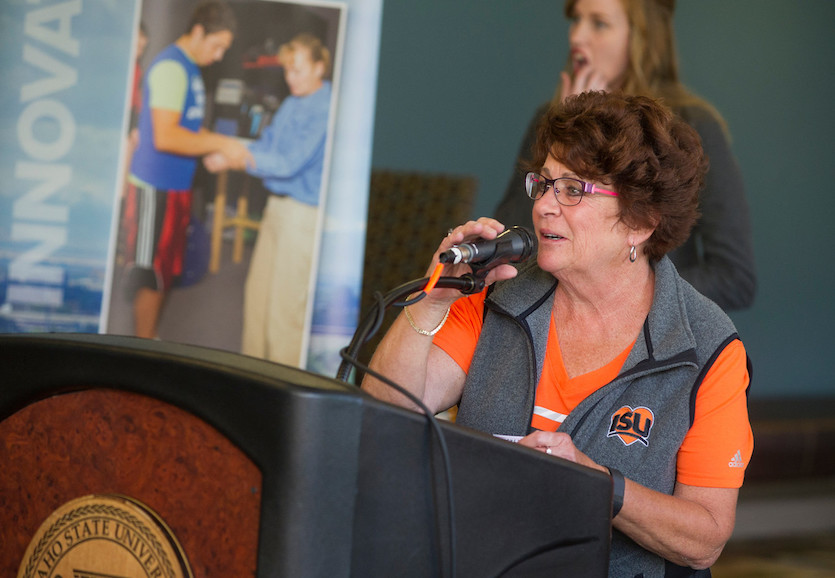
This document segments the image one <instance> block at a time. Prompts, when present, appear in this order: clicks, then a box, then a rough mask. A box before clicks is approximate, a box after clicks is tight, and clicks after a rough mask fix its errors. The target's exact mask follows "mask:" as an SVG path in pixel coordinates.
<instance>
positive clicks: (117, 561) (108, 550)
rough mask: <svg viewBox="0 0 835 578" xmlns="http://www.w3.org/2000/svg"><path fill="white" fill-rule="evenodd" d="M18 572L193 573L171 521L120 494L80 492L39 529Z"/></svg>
mask: <svg viewBox="0 0 835 578" xmlns="http://www.w3.org/2000/svg"><path fill="white" fill-rule="evenodd" d="M17 575H18V578H192V574H191V569H190V567H189V564H188V561H187V560H186V557H185V554H184V553H183V551H182V548H180V545H179V543H178V542H177V540H176V538H175V536H174V534H173V533H172V532H171V530H170V528H168V526H166V525H165V522H163V520H162V519H161V518H160V517H159V516H158V515H157V514H156V513H154V512H153V511H152V510H151V509H150V508H148V507H147V506H146V505H144V504H142V503H141V502H139V501H137V500H134V499H132V498H128V497H125V496H119V495H113V494H108V495H91V496H83V497H80V498H76V499H74V500H71V501H69V502H67V503H66V504H64V505H62V506H60V507H59V508H58V509H57V510H55V511H54V512H53V513H52V514H51V515H50V516H49V517H48V518H47V519H46V520H45V521H44V523H43V524H41V527H40V528H39V529H38V531H37V532H36V533H35V536H34V537H33V538H32V541H31V542H30V543H29V547H28V548H27V550H26V554H25V555H24V557H23V560H22V561H21V564H20V570H19V571H18V574H17Z"/></svg>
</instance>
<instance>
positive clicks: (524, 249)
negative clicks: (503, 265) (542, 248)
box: [499, 225, 537, 263]
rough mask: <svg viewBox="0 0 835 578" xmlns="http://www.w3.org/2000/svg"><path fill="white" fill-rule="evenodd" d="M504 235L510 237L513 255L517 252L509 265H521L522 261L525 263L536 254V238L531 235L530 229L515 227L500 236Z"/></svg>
mask: <svg viewBox="0 0 835 578" xmlns="http://www.w3.org/2000/svg"><path fill="white" fill-rule="evenodd" d="M505 234H507V235H512V238H513V243H514V244H513V249H514V250H513V254H516V253H517V252H518V256H516V257H513V258H511V260H510V263H521V262H523V261H527V259H528V257H530V256H531V255H533V254H534V253H536V249H537V242H536V236H535V235H534V234H533V233H531V231H530V229H528V228H526V227H521V226H518V225H517V226H515V227H511V228H510V229H508V230H507V231H505V232H504V233H502V235H505ZM499 236H501V235H499Z"/></svg>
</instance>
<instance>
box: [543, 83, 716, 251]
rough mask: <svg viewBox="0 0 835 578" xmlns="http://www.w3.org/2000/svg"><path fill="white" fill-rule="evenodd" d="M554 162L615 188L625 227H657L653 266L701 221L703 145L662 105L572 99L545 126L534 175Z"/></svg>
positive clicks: (613, 96)
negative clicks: (549, 158)
mask: <svg viewBox="0 0 835 578" xmlns="http://www.w3.org/2000/svg"><path fill="white" fill-rule="evenodd" d="M549 155H550V156H552V157H553V158H555V159H556V160H558V161H559V162H560V163H562V164H563V165H565V166H566V167H568V168H570V169H571V170H572V171H574V172H575V173H577V175H578V176H579V177H580V178H583V179H587V180H590V181H597V182H600V183H605V184H607V185H611V186H612V187H613V188H614V190H615V191H617V192H618V195H619V196H618V202H619V204H620V220H621V221H622V222H623V223H624V224H626V225H627V226H629V227H633V228H652V227H655V231H654V232H653V234H652V236H651V237H650V239H649V240H648V241H647V243H646V247H645V253H646V255H647V257H648V258H649V260H650V262H656V261H658V260H659V259H661V257H663V256H664V255H665V254H666V253H668V252H669V251H671V250H673V249H675V248H676V247H678V246H679V245H681V244H682V243H683V242H684V241H686V240H687V238H688V236H689V235H690V230H691V229H692V228H693V225H694V224H695V223H696V220H697V219H698V217H699V210H698V204H699V190H700V189H701V188H702V182H703V179H704V174H705V172H706V171H707V159H706V158H705V156H704V152H703V151H702V146H701V139H700V138H699V135H698V133H697V132H696V131H695V130H694V129H693V128H692V127H690V126H689V125H688V124H687V123H686V122H684V121H683V120H681V119H680V118H679V117H678V116H677V115H675V114H674V113H673V112H672V111H671V110H670V109H669V108H667V107H666V106H664V105H663V104H661V103H660V102H659V101H657V100H654V99H651V98H649V97H646V96H626V95H624V94H622V93H617V92H614V93H612V92H609V93H606V92H585V93H583V94H580V95H577V96H572V97H569V98H567V99H566V100H565V101H563V102H562V103H561V104H559V105H556V106H552V107H551V109H550V110H549V111H548V114H546V115H545V116H544V117H543V118H542V120H541V121H540V124H539V128H538V131H537V139H536V142H535V144H534V149H533V160H532V163H531V166H530V167H529V168H530V170H534V171H539V170H540V169H541V168H542V166H543V165H544V164H545V161H546V159H547V158H548V156H549Z"/></svg>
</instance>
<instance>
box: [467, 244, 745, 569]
mask: <svg viewBox="0 0 835 578" xmlns="http://www.w3.org/2000/svg"><path fill="white" fill-rule="evenodd" d="M555 289H556V281H555V279H554V277H553V276H552V275H550V274H549V273H546V272H544V271H542V270H541V269H539V267H537V266H536V263H535V261H534V262H530V263H526V264H525V265H523V266H522V268H520V271H519V275H518V276H517V277H515V278H514V279H511V280H508V281H505V282H501V283H497V284H496V285H495V288H494V289H493V290H492V291H491V293H490V295H489V296H488V298H487V300H486V302H485V318H484V327H483V329H482V332H481V335H480V337H479V341H478V344H477V346H476V350H475V354H474V357H473V361H472V364H471V366H470V371H469V374H468V375H467V380H466V383H465V385H464V393H463V396H462V398H461V402H460V404H459V410H458V416H457V418H456V423H458V424H459V425H463V426H467V427H471V428H474V429H477V430H480V431H483V432H486V433H490V434H495V433H498V434H511V435H525V434H527V433H529V432H530V431H531V426H530V423H531V418H532V415H533V406H534V399H535V395H536V386H537V384H538V383H539V378H540V375H541V374H542V366H543V361H544V357H545V348H546V344H547V341H548V333H549V331H548V330H549V327H550V315H551V308H552V304H553V294H554V290H555ZM736 338H737V334H736V329H735V328H734V326H733V323H732V322H731V320H730V319H729V318H728V317H727V315H725V313H724V312H722V310H721V309H720V308H719V307H718V306H716V305H715V304H714V303H713V302H712V301H710V300H708V299H707V298H705V297H704V296H702V295H701V294H700V293H698V292H696V290H695V289H693V288H692V287H691V286H690V285H689V284H688V283H687V282H686V281H684V280H683V279H681V277H679V275H678V273H677V272H676V270H675V267H674V266H673V264H672V262H671V261H670V260H669V259H667V258H664V259H662V260H661V261H660V262H659V263H658V264H656V266H655V294H654V298H653V304H652V307H651V308H650V312H649V315H648V316H647V319H646V321H645V322H644V326H643V329H642V331H641V334H640V335H639V336H638V339H637V341H636V342H635V346H634V347H633V348H632V351H631V352H630V354H629V357H628V358H627V360H626V362H625V363H624V366H623V368H622V369H621V371H620V374H619V375H618V376H617V378H615V379H614V380H613V381H612V382H610V383H608V384H606V385H604V386H603V387H601V388H600V389H598V390H597V391H595V392H594V393H592V394H591V395H590V396H589V397H588V398H586V399H585V400H583V401H582V402H581V403H580V404H579V405H578V406H577V407H576V408H575V409H574V411H572V412H571V414H570V415H569V416H568V417H567V418H566V419H565V421H564V422H563V424H562V425H561V426H560V429H559V431H563V432H566V433H568V434H570V435H571V438H572V440H573V441H574V444H575V445H576V446H577V447H578V449H580V451H582V452H583V453H585V454H586V455H588V456H589V457H590V458H591V459H593V460H594V461H595V462H597V463H599V464H601V465H605V466H609V467H613V468H617V469H618V470H620V471H621V472H623V474H624V475H625V476H626V477H627V478H629V479H631V480H633V481H635V482H638V483H639V484H641V485H643V486H646V487H648V488H652V489H654V490H657V491H659V492H663V493H665V494H672V492H673V489H674V486H675V477H676V454H677V452H678V449H679V447H680V446H681V443H682V441H683V440H684V436H685V435H686V434H687V431H688V430H689V429H690V426H691V425H692V421H693V416H694V410H695V408H694V405H695V399H696V394H697V393H698V388H699V385H700V384H701V381H702V379H703V377H704V375H705V373H707V371H708V370H709V369H710V367H711V365H712V364H713V361H714V360H715V359H716V356H718V355H719V353H721V351H722V350H723V349H724V347H725V346H726V345H727V344H728V343H729V342H730V341H732V340H734V339H736ZM609 570H610V575H611V576H627V577H630V578H631V577H633V576H637V575H640V574H641V573H643V576H644V578H650V577H651V576H658V577H661V576H665V561H664V560H663V559H662V558H660V557H659V556H656V555H655V554H652V553H650V552H648V551H647V550H644V549H643V548H641V547H640V546H638V545H637V544H635V543H634V542H632V541H631V540H630V539H629V538H627V537H626V536H625V535H623V534H621V533H619V532H614V533H613V536H612V550H611V557H610V566H609ZM670 570H672V568H671V569H670ZM671 574H672V572H671ZM685 575H687V574H685Z"/></svg>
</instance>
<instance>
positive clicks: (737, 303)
mask: <svg viewBox="0 0 835 578" xmlns="http://www.w3.org/2000/svg"><path fill="white" fill-rule="evenodd" d="M674 8H675V0H567V1H566V3H565V14H566V16H567V17H568V18H569V19H570V20H571V26H570V28H569V49H570V53H569V60H568V64H567V69H566V70H565V71H563V72H562V73H561V82H560V85H559V87H558V89H557V93H556V95H555V98H554V102H555V103H558V102H560V101H562V100H563V99H564V98H565V97H566V96H569V95H572V94H578V93H580V92H583V91H586V90H622V91H623V92H625V93H626V94H640V95H646V96H651V97H654V98H661V99H663V100H664V102H665V103H666V104H667V105H669V106H671V107H672V108H673V109H674V110H675V111H676V112H677V113H678V114H679V115H680V116H681V117H682V118H683V119H684V120H685V121H687V122H688V123H689V124H690V125H691V126H693V127H694V128H695V129H696V131H697V132H698V133H699V136H700V137H701V141H702V147H703V149H704V152H705V154H706V156H707V157H708V160H709V162H710V169H709V171H708V173H707V175H706V177H705V184H704V188H703V189H702V191H701V198H700V207H699V208H700V212H701V217H700V220H699V221H698V223H697V224H696V226H695V228H694V229H693V232H692V235H691V237H690V238H689V239H688V240H687V242H686V243H684V244H683V245H682V246H681V247H680V248H679V249H677V250H676V251H675V252H673V253H671V255H670V258H671V259H672V261H673V263H675V265H676V267H677V268H678V271H679V274H680V275H681V276H682V277H684V278H685V279H686V280H687V281H689V282H690V283H691V284H692V285H693V286H694V287H696V289H698V290H699V291H700V292H701V293H703V294H704V295H706V296H707V297H709V298H710V299H712V300H713V301H715V302H716V303H717V304H718V305H719V306H720V307H722V308H723V309H725V310H726V311H730V310H735V309H744V308H747V307H750V306H751V304H752V303H753V300H754V294H755V292H756V273H755V268H754V251H753V240H752V237H751V225H750V217H749V210H748V202H747V200H746V198H745V190H744V184H743V181H742V175H741V173H740V170H739V166H738V165H737V162H736V159H735V158H734V156H733V153H732V152H731V149H730V145H729V143H728V139H727V134H726V130H725V125H724V122H723V121H722V119H721V117H720V116H719V114H718V113H717V112H716V110H715V109H714V108H713V107H712V106H710V105H709V104H708V103H706V102H705V101H704V100H702V99H700V98H697V97H696V96H694V95H693V94H692V93H690V92H689V91H688V90H687V89H686V88H685V87H684V86H683V85H682V84H681V82H680V81H679V78H678V63H677V58H676V50H675V39H674V32H673V11H674ZM549 105H550V103H549V104H546V105H543V106H542V107H540V109H539V110H538V111H537V112H536V114H535V115H534V119H533V121H532V122H531V124H530V126H529V127H528V130H527V132H526V134H525V137H524V139H523V142H522V146H521V148H520V150H519V158H521V159H528V158H530V148H531V145H532V143H533V140H534V128H535V126H536V122H537V120H538V119H539V118H541V117H542V115H543V114H544V113H545V111H546V110H547V108H548V106H549ZM520 176H521V175H520V173H518V172H516V171H514V174H513V176H512V177H511V179H510V182H509V184H508V186H507V189H506V191H505V195H504V197H503V199H502V201H501V202H500V204H499V206H498V208H497V210H496V218H497V219H498V220H499V221H501V222H503V223H506V224H508V225H517V224H518V225H528V226H529V225H530V224H531V220H530V211H529V210H528V207H526V206H525V205H524V199H522V200H520V198H521V195H520V194H519V193H520V184H519V183H520V182H521V179H520Z"/></svg>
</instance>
